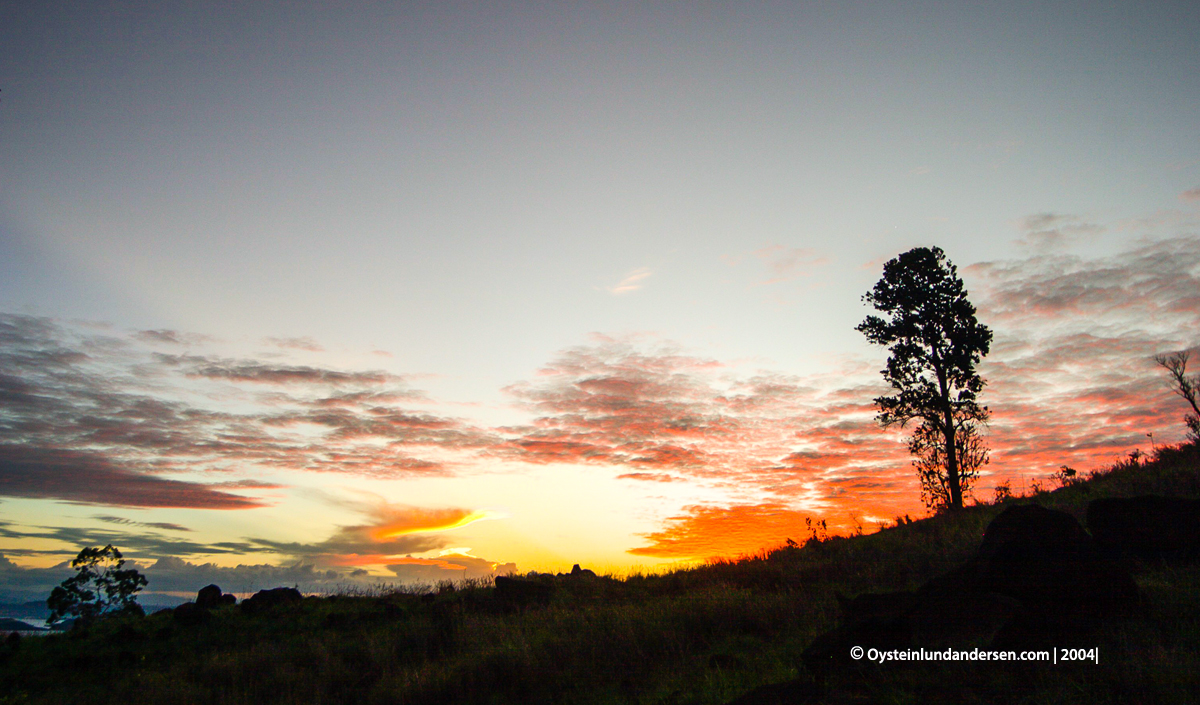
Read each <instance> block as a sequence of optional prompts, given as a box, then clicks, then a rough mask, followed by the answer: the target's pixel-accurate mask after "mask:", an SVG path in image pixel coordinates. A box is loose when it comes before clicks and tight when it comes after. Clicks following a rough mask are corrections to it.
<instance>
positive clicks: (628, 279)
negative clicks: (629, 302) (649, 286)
mask: <svg viewBox="0 0 1200 705" xmlns="http://www.w3.org/2000/svg"><path fill="white" fill-rule="evenodd" d="M653 273H654V272H652V271H650V269H649V268H647V267H639V268H638V269H635V270H633V271H632V272H630V273H629V274H626V275H625V278H624V279H622V280H621V281H619V282H617V283H616V284H614V285H612V286H609V287H605V291H607V292H608V293H610V294H616V295H618V296H619V295H621V294H628V293H629V292H631V291H637V290H638V289H641V288H642V281H643V280H645V279H646V278H647V277H649V276H650V275H651V274H653Z"/></svg>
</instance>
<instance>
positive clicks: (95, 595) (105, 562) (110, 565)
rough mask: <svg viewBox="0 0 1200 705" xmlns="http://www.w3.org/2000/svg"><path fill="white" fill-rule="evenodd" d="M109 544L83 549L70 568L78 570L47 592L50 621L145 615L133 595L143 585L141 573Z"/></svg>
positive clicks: (143, 580)
mask: <svg viewBox="0 0 1200 705" xmlns="http://www.w3.org/2000/svg"><path fill="white" fill-rule="evenodd" d="M123 565H125V559H124V558H122V557H121V552H120V551H118V550H117V549H116V547H114V546H113V545H112V544H109V545H107V546H105V547H104V548H85V549H83V550H82V551H80V552H79V555H78V556H76V557H75V560H73V561H71V567H72V568H74V569H76V570H77V571H79V572H78V573H76V574H75V575H74V576H73V577H70V578H67V579H66V580H64V581H63V582H62V585H59V586H58V587H56V588H54V590H52V591H51V592H50V598H49V599H48V600H46V605H47V606H48V607H49V608H50V618H49V619H48V620H47V621H48V622H49V623H50V624H57V623H58V622H61V621H63V620H64V619H67V618H68V617H75V618H77V619H81V620H84V621H89V620H92V619H95V618H96V617H100V616H103V615H106V614H122V613H123V614H137V615H141V614H144V613H143V612H142V608H141V606H140V605H138V603H137V601H136V600H135V599H134V594H135V593H137V592H138V591H139V590H141V589H142V588H143V587H145V586H146V583H147V580H146V577H145V576H144V575H142V574H141V573H139V572H137V571H136V570H134V569H132V568H130V569H127V570H122V569H121V567H122V566H123Z"/></svg>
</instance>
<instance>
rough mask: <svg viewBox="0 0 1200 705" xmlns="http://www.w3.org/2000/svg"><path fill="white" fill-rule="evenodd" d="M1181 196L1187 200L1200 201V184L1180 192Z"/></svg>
mask: <svg viewBox="0 0 1200 705" xmlns="http://www.w3.org/2000/svg"><path fill="white" fill-rule="evenodd" d="M1179 197H1180V198H1182V199H1183V200H1185V201H1200V186H1197V187H1196V188H1190V189H1188V190H1187V191H1184V192H1183V193H1181V194H1179Z"/></svg>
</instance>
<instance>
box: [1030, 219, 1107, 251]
mask: <svg viewBox="0 0 1200 705" xmlns="http://www.w3.org/2000/svg"><path fill="white" fill-rule="evenodd" d="M1018 227H1019V229H1020V230H1021V233H1022V234H1021V237H1020V238H1019V239H1018V240H1017V242H1018V243H1019V244H1021V245H1024V246H1026V247H1030V248H1033V249H1035V250H1042V251H1045V250H1054V249H1062V248H1065V247H1067V246H1070V245H1072V244H1075V243H1076V242H1079V241H1081V240H1086V239H1090V238H1094V237H1095V236H1097V235H1099V234H1100V233H1102V232H1104V230H1105V228H1104V227H1103V226H1100V225H1097V224H1095V223H1088V222H1085V221H1083V220H1081V219H1080V218H1079V217H1078V216H1074V215H1065V214H1062V213H1037V214H1035V215H1030V216H1026V217H1025V218H1023V219H1022V220H1021V222H1020V224H1019V226H1018Z"/></svg>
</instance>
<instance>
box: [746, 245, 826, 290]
mask: <svg viewBox="0 0 1200 705" xmlns="http://www.w3.org/2000/svg"><path fill="white" fill-rule="evenodd" d="M754 256H755V257H758V258H759V259H760V260H762V262H763V264H764V265H765V266H766V267H767V272H768V277H767V279H765V280H764V281H761V282H759V284H761V285H766V284H777V283H779V282H785V281H790V280H792V279H795V278H797V277H800V276H804V275H807V274H809V273H810V272H811V271H812V270H813V268H815V267H818V266H820V265H824V264H828V263H829V259H828V258H826V257H824V256H822V255H821V254H820V253H818V252H817V251H816V250H812V249H807V248H800V247H784V246H783V245H768V246H767V247H763V248H761V249H758V250H755V251H754Z"/></svg>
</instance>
